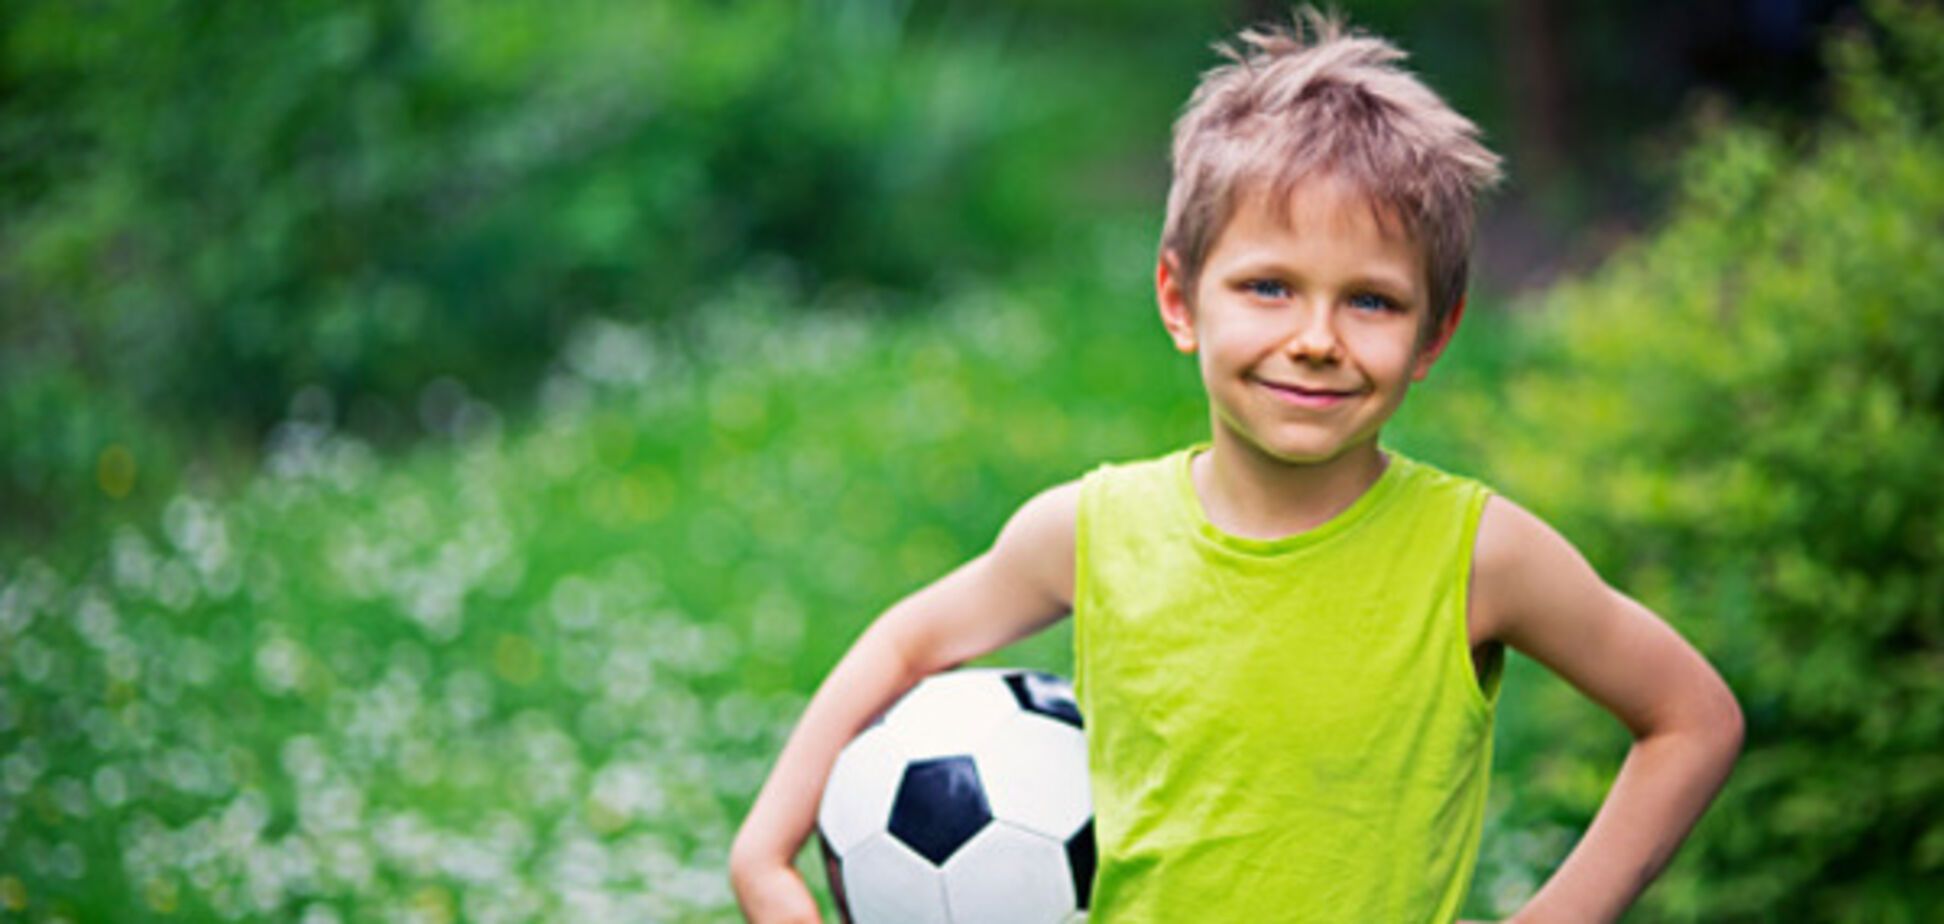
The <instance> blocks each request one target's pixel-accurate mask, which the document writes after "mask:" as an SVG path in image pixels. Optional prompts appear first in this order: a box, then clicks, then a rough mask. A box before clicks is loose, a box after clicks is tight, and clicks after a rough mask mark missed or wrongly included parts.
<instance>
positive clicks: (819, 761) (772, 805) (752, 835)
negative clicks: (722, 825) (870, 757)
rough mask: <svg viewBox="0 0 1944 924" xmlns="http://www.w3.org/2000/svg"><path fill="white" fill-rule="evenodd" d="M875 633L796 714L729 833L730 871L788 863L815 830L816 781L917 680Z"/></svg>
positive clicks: (878, 629) (885, 636)
mask: <svg viewBox="0 0 1944 924" xmlns="http://www.w3.org/2000/svg"><path fill="white" fill-rule="evenodd" d="M882 629H883V626H882V624H879V625H875V626H873V627H872V628H871V629H870V630H867V631H866V632H865V633H864V634H863V635H862V636H860V637H859V638H858V640H857V643H856V644H854V645H852V646H851V650H850V651H849V652H848V653H846V654H845V655H844V657H843V659H842V660H840V661H838V662H837V666H836V667H834V668H832V669H831V671H830V675H829V676H828V677H826V678H824V682H823V685H822V686H821V687H819V688H818V689H817V692H816V694H815V695H814V696H812V697H811V699H810V703H809V705H808V706H806V707H805V708H804V710H803V716H802V718H800V719H798V720H797V726H796V728H795V729H794V730H793V731H791V732H790V737H789V740H788V741H787V742H786V743H785V744H784V746H783V751H782V753H781V754H780V755H779V756H778V757H777V759H776V766H775V768H773V769H772V770H771V771H770V775H769V779H768V780H767V781H766V782H765V783H764V784H763V788H762V791H761V792H759V793H758V794H757V796H756V801H755V803H754V804H753V805H752V806H751V807H750V810H749V816H748V817H747V818H746V819H744V821H743V825H742V829H741V830H740V831H739V832H737V834H736V841H735V844H734V845H733V846H732V847H731V849H730V862H731V865H732V866H736V865H741V864H742V863H746V862H775V861H780V862H783V863H785V864H787V863H789V862H791V861H792V860H793V859H794V858H795V856H796V854H797V851H798V850H800V849H802V847H803V842H804V841H805V840H807V839H808V838H809V836H810V833H811V832H812V831H813V830H815V828H816V821H817V803H818V801H819V799H821V797H822V794H823V785H824V781H825V780H826V779H827V778H828V777H829V776H830V768H831V766H832V765H834V764H835V763H836V762H837V755H838V754H839V753H840V752H841V751H842V750H843V748H844V745H846V744H848V743H849V742H850V740H851V738H852V737H853V736H855V735H856V733H857V732H858V731H859V730H860V729H862V728H863V726H864V725H865V723H867V722H869V721H870V720H871V718H872V717H873V716H874V715H876V714H877V712H878V711H879V710H881V709H883V708H884V707H885V706H888V705H889V704H890V703H892V702H894V701H896V699H897V698H898V697H899V696H900V695H902V694H903V693H904V692H905V691H906V690H909V689H910V688H911V687H912V685H914V684H916V683H917V682H918V680H919V679H921V677H919V676H916V675H915V668H914V667H913V666H912V665H910V664H909V663H907V662H906V660H905V659H904V657H903V656H902V654H901V653H900V652H899V651H898V648H897V645H896V644H895V643H894V642H893V641H892V639H891V638H890V635H889V633H887V632H884V631H882Z"/></svg>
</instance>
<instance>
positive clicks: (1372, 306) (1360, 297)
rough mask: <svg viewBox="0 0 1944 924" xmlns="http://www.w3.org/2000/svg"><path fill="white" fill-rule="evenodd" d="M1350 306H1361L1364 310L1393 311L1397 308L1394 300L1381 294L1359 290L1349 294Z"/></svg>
mask: <svg viewBox="0 0 1944 924" xmlns="http://www.w3.org/2000/svg"><path fill="white" fill-rule="evenodd" d="M1350 306H1351V307H1353V308H1362V309H1364V310H1366V311H1395V310H1396V309H1397V303H1396V302H1394V301H1391V300H1390V299H1388V298H1385V297H1384V296H1382V295H1376V294H1374V293H1370V292H1360V293H1358V294H1356V295H1352V296H1350Z"/></svg>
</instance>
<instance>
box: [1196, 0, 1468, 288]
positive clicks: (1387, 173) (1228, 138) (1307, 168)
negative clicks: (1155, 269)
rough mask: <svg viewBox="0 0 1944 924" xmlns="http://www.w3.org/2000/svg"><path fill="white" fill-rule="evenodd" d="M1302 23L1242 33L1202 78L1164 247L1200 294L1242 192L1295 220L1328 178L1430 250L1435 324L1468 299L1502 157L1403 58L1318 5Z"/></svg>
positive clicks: (1301, 16) (1299, 18)
mask: <svg viewBox="0 0 1944 924" xmlns="http://www.w3.org/2000/svg"><path fill="white" fill-rule="evenodd" d="M1292 19H1293V22H1292V23H1291V27H1290V28H1288V29H1283V28H1273V27H1272V28H1269V29H1266V30H1259V29H1250V30H1246V31H1244V32H1242V33H1241V35H1240V36H1239V38H1240V40H1241V42H1242V44H1243V45H1244V46H1245V47H1244V48H1243V49H1240V50H1238V49H1237V48H1235V47H1232V46H1229V45H1224V44H1218V45H1216V46H1215V47H1216V50H1217V51H1219V52H1221V53H1222V54H1223V55H1224V56H1225V57H1228V58H1230V59H1231V60H1232V63H1229V64H1225V65H1221V66H1219V67H1216V68H1213V69H1211V70H1209V71H1208V72H1207V73H1205V74H1203V75H1202V80H1201V83H1200V85H1199V86H1197V87H1196V88H1195V92H1194V95H1193V96H1192V97H1190V98H1189V101H1188V105H1187V107H1186V108H1185V109H1184V110H1183V112H1182V114H1181V117H1180V118H1179V119H1178V120H1176V122H1175V128H1174V150H1173V163H1174V178H1173V182H1172V184H1171V186H1170V187H1169V190H1168V214H1167V222H1166V224H1165V225H1164V226H1163V228H1162V232H1161V246H1162V248H1163V249H1164V251H1173V253H1174V255H1175V259H1176V260H1177V261H1179V266H1178V272H1179V274H1180V275H1181V277H1182V278H1183V279H1184V281H1185V282H1186V285H1187V288H1188V290H1189V291H1191V292H1192V291H1193V289H1194V282H1195V280H1196V279H1197V278H1199V276H1200V274H1201V268H1202V264H1203V262H1204V261H1205V260H1206V259H1207V257H1208V251H1209V249H1210V248H1211V247H1213V246H1214V244H1215V239H1216V237H1217V236H1218V235H1219V234H1220V233H1221V230H1222V228H1223V226H1224V225H1226V224H1227V223H1228V220H1229V219H1230V218H1231V217H1232V216H1233V215H1234V213H1235V210H1236V207H1237V206H1238V205H1239V203H1240V199H1241V196H1242V195H1243V194H1244V193H1252V192H1257V191H1263V192H1266V193H1267V194H1268V196H1269V199H1268V203H1269V206H1270V208H1271V209H1272V214H1277V215H1279V216H1282V217H1286V214H1287V209H1288V204H1289V200H1290V198H1291V195H1292V194H1293V193H1294V191H1295V189H1296V187H1297V185H1298V184H1300V183H1302V182H1303V181H1304V180H1306V179H1308V178H1310V177H1312V176H1318V175H1325V174H1327V175H1330V176H1332V177H1334V178H1337V179H1341V180H1347V181H1349V182H1350V183H1351V184H1352V185H1353V186H1354V187H1356V188H1358V189H1360V190H1361V191H1362V192H1363V193H1364V195H1367V196H1369V197H1370V198H1371V200H1372V203H1373V204H1374V205H1376V206H1379V207H1380V209H1379V211H1380V213H1382V214H1384V215H1385V217H1386V218H1388V219H1390V220H1399V221H1402V222H1403V226H1404V230H1405V231H1406V233H1408V234H1409V235H1410V236H1411V237H1412V238H1413V239H1414V240H1415V241H1417V243H1418V244H1419V246H1420V247H1422V248H1423V251H1424V258H1425V268H1426V274H1427V276H1428V278H1427V280H1426V284H1427V287H1428V290H1429V293H1430V299H1431V311H1430V320H1429V323H1431V324H1436V323H1438V322H1440V321H1442V320H1443V319H1444V318H1445V317H1446V316H1447V315H1449V314H1450V313H1451V311H1452V310H1453V309H1454V308H1455V307H1456V306H1457V304H1458V303H1459V301H1460V300H1461V299H1462V298H1463V297H1464V293H1465V283H1466V276H1467V272H1468V263H1469V259H1470V252H1471V241H1472V227H1473V214H1472V210H1473V203H1474V201H1475V200H1476V198H1477V196H1478V194H1479V193H1480V192H1482V191H1484V190H1485V189H1487V188H1489V187H1490V186H1491V185H1493V184H1494V183H1496V182H1497V181H1498V179H1499V176H1500V171H1499V158H1498V155H1496V154H1493V153H1492V152H1491V151H1490V150H1487V149H1486V147H1485V146H1484V144H1482V143H1481V142H1480V141H1479V131H1478V126H1476V125H1473V124H1472V123H1471V121H1470V120H1468V119H1466V118H1465V117H1464V116H1461V115H1459V114H1458V113H1456V112H1454V111H1452V109H1451V107H1450V106H1448V105H1446V104H1445V101H1444V100H1443V99H1440V98H1439V97H1438V95H1437V94H1436V93H1434V92H1432V91H1431V89H1430V88H1429V87H1427V86H1425V85H1424V84H1423V83H1422V82H1420V81H1419V80H1418V79H1417V78H1416V77H1415V76H1413V75H1412V74H1410V73H1409V72H1408V71H1405V70H1404V69H1403V68H1401V67H1399V66H1398V64H1399V62H1401V61H1403V60H1404V58H1405V54H1404V52H1403V51H1402V50H1400V49H1398V48H1397V46H1395V45H1392V44H1391V43H1389V42H1387V41H1384V40H1383V39H1380V38H1376V37H1374V36H1371V35H1368V34H1365V33H1362V32H1359V31H1354V30H1351V29H1349V28H1348V27H1346V26H1345V25H1344V23H1343V21H1342V20H1341V19H1340V18H1339V17H1337V16H1335V15H1325V14H1323V13H1319V12H1317V11H1316V10H1315V9H1314V8H1311V7H1304V8H1302V9H1301V10H1299V11H1297V13H1296V14H1295V16H1294V17H1292ZM1306 32H1307V33H1308V34H1309V36H1308V37H1307V38H1306V36H1305V33H1306Z"/></svg>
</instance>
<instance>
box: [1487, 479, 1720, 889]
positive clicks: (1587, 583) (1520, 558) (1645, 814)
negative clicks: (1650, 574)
mask: <svg viewBox="0 0 1944 924" xmlns="http://www.w3.org/2000/svg"><path fill="white" fill-rule="evenodd" d="M1475 565H1476V578H1475V581H1474V585H1473V591H1474V596H1473V612H1474V614H1475V616H1476V617H1478V618H1481V619H1483V620H1485V621H1486V622H1485V625H1488V626H1492V627H1495V635H1496V636H1497V638H1499V639H1500V640H1501V641H1504V642H1505V643H1506V644H1508V645H1511V646H1512V647H1513V648H1516V649H1518V650H1519V651H1522V652H1524V653H1526V654H1527V655H1529V656H1531V657H1532V658H1533V659H1535V660H1537V661H1539V662H1540V663H1542V664H1545V665H1546V666H1547V667H1549V668H1551V669H1552V670H1553V672H1555V673H1557V674H1558V675H1559V676H1560V677H1562V678H1564V679H1565V680H1566V681H1568V682H1569V683H1571V684H1572V685H1573V686H1575V687H1577V688H1578V689H1579V690H1580V692H1582V693H1585V694H1586V695H1587V696H1588V697H1589V698H1591V699H1592V700H1594V701H1595V702H1597V703H1599V704H1600V705H1601V706H1604V707H1605V708H1606V709H1607V710H1608V711H1610V712H1612V713H1613V714H1614V716H1615V717H1617V718H1618V719H1619V720H1620V721H1621V722H1622V723H1623V724H1625V725H1626V726H1627V728H1628V730H1629V731H1631V732H1632V733H1633V736H1634V744H1633V747H1632V749H1631V750H1630V751H1629V752H1628V754H1627V758H1626V761H1625V762H1624V763H1623V764H1622V765H1621V768H1620V773H1619V775H1618V777H1616V778H1615V780H1614V782H1613V787H1612V789H1611V790H1610V791H1609V792H1608V794H1607V798H1606V801H1605V803H1604V804H1603V805H1602V806H1601V807H1600V810H1599V812H1598V814H1596V815H1595V816H1594V819H1593V823H1592V825H1591V826H1590V827H1588V828H1587V830H1586V833H1585V835H1584V836H1583V837H1582V838H1581V839H1580V841H1579V844H1578V846H1577V847H1575V848H1574V849H1573V851H1572V853H1571V854H1569V855H1568V856H1567V858H1566V861H1565V862H1564V863H1562V864H1561V865H1560V867H1559V869H1558V870H1557V871H1556V872H1555V873H1554V874H1553V876H1552V878H1551V879H1550V880H1549V881H1547V882H1546V884H1545V886H1544V887H1543V888H1541V889H1540V890H1539V892H1538V894H1536V895H1534V896H1533V898H1532V900H1531V901H1530V902H1529V903H1527V905H1526V906H1525V908H1523V909H1522V910H1521V911H1520V912H1519V913H1518V914H1517V915H1515V916H1514V917H1513V920H1514V921H1518V922H1551V921H1571V922H1582V921H1612V920H1615V919H1617V918H1618V917H1619V916H1620V914H1621V912H1623V911H1624V910H1626V908H1627V906H1628V905H1630V904H1632V902H1633V900H1634V899H1635V898H1636V897H1637V896H1638V895H1639V894H1640V892H1641V891H1642V890H1643V889H1645V888H1646V887H1647V885H1648V883H1650V882H1652V881H1653V879H1654V877H1656V876H1658V875H1659V874H1660V872H1661V870H1662V869H1663V868H1664V867H1665V866H1666V865H1667V863H1668V861H1669V860H1670V859H1672V858H1673V855H1674V851H1675V850H1676V848H1678V847H1679V846H1680V844H1681V841H1682V840H1683V839H1685V838H1686V837H1687V834H1688V832H1689V831H1690V830H1691V829H1692V828H1693V826H1694V823H1695V822H1696V821H1697V820H1698V819H1699V818H1700V816H1701V813H1702V811H1703V810H1705V809H1706V808H1707V806H1708V803H1709V802H1710V801H1712V800H1713V799H1714V796H1715V794H1716V793H1717V792H1719V791H1720V789H1721V786H1722V784H1723V783H1724V782H1726V781H1727V778H1728V772H1729V770H1730V769H1731V768H1732V767H1733V765H1734V761H1735V756H1736V754H1737V753H1738V752H1739V751H1740V749H1741V742H1742V715H1741V708H1740V706H1739V705H1737V704H1736V702H1735V697H1734V693H1733V692H1732V691H1730V690H1729V688H1728V685H1727V684H1726V683H1724V682H1722V679H1721V677H1720V675H1718V674H1717V673H1715V670H1714V668H1713V667H1711V666H1710V665H1709V664H1708V662H1707V660H1706V659H1705V658H1703V657H1702V656H1701V653H1700V652H1698V651H1696V650H1695V649H1694V647H1693V646H1691V645H1689V644H1688V643H1687V642H1686V641H1685V640H1684V639H1682V638H1681V636H1680V635H1679V634H1678V633H1676V632H1675V631H1674V630H1673V629H1672V628H1671V627H1669V626H1668V625H1667V624H1666V623H1665V622H1663V621H1661V619H1660V618H1659V617H1657V616H1655V615H1654V613H1652V612H1651V611H1649V610H1648V609H1647V608H1646V607H1643V606H1641V605H1640V604H1639V603H1636V602H1634V601H1633V600H1632V599H1629V598H1628V597H1626V596H1625V595H1623V594H1621V593H1619V592H1618V591H1616V590H1614V589H1613V588H1611V587H1608V586H1607V585H1606V583H1605V582H1604V581H1602V580H1601V579H1600V577H1599V575H1597V574H1595V573H1594V571H1593V569H1592V567H1591V566H1590V565H1588V564H1587V562H1586V560H1585V558H1583V557H1581V555H1580V554H1579V551H1578V550H1577V549H1575V548H1573V546H1572V544H1571V543H1569V542H1567V541H1566V539H1565V538H1564V537H1562V536H1560V535H1559V534H1558V533H1557V532H1555V531H1553V530H1552V529H1551V528H1550V527H1548V526H1547V525H1546V524H1545V523H1543V522H1541V521H1540V520H1539V519H1538V518H1537V517H1534V516H1533V515H1532V514H1531V513H1528V512H1526V511H1525V510H1523V509H1521V508H1520V507H1518V505H1516V504H1513V503H1511V502H1510V501H1506V500H1504V499H1502V498H1498V497H1494V498H1492V499H1491V500H1490V501H1489V502H1488V503H1487V506H1486V509H1485V514H1484V518H1483V520H1482V521H1481V522H1480V524H1479V531H1478V545H1477V550H1476V552H1475Z"/></svg>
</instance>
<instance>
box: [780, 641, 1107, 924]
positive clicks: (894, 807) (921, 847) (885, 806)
mask: <svg viewBox="0 0 1944 924" xmlns="http://www.w3.org/2000/svg"><path fill="white" fill-rule="evenodd" d="M817 839H818V841H819V842H820V844H821V845H822V847H823V855H824V872H825V873H826V874H827V875H828V877H829V879H830V892H831V895H832V897H834V898H835V899H836V901H837V908H838V911H839V912H840V913H842V914H843V916H844V920H845V921H848V922H851V924H879V922H885V924H926V922H938V924H980V922H1004V924H1042V922H1043V924H1072V922H1080V921H1085V920H1086V919H1087V901H1088V898H1089V893H1090V892H1091V891H1092V887H1093V874H1094V838H1093V797H1092V795H1091V793H1090V791H1089V789H1088V783H1087V741H1086V736H1085V735H1084V734H1083V733H1082V732H1081V728H1080V710H1079V707H1077V706H1076V705H1075V704H1074V700H1073V687H1072V686H1071V685H1069V684H1068V683H1067V682H1066V681H1065V680H1063V679H1061V678H1059V677H1056V676H1054V675H1052V674H1045V673H1040V672H1038V671H1025V670H992V669H968V670H957V671H948V672H946V673H942V674H938V675H935V676H932V677H928V678H926V679H925V680H924V681H922V682H920V683H919V684H918V686H916V687H914V688H913V689H912V690H911V692H909V693H907V694H905V696H904V698H903V699H900V700H898V702H897V703H896V704H894V705H893V706H892V707H891V708H890V710H888V711H887V712H886V713H885V714H884V716H883V717H882V718H880V719H879V720H878V721H877V722H876V723H874V724H872V725H871V726H870V727H868V728H866V729H865V730H864V731H863V732H862V733H860V734H859V735H858V736H857V737H856V738H855V739H853V740H852V741H851V743H850V744H848V745H846V746H845V747H844V750H843V752H842V753H841V754H839V755H838V757H837V763H836V765H835V766H834V767H832V768H831V772H830V780H829V782H828V783H826V784H825V786H824V795H823V802H822V804H821V805H819V806H818V812H817Z"/></svg>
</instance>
